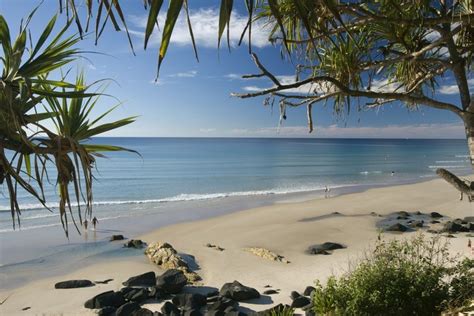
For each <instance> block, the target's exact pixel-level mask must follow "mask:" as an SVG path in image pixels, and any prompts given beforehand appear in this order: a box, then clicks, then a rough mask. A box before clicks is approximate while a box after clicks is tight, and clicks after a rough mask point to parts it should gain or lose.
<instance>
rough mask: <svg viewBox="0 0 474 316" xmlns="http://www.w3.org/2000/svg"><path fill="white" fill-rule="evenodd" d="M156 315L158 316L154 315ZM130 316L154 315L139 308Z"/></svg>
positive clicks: (147, 310)
mask: <svg viewBox="0 0 474 316" xmlns="http://www.w3.org/2000/svg"><path fill="white" fill-rule="evenodd" d="M156 315H158V314H156ZM132 316H155V313H153V312H152V311H151V310H149V309H146V308H143V307H142V308H140V309H137V310H136V311H134V312H133V313H132Z"/></svg>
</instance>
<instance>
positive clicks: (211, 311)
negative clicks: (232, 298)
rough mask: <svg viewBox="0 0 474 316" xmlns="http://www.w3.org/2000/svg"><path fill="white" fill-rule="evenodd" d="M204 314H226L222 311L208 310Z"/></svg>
mask: <svg viewBox="0 0 474 316" xmlns="http://www.w3.org/2000/svg"><path fill="white" fill-rule="evenodd" d="M206 316H226V315H225V312H224V311H220V310H210V311H207V312H206Z"/></svg>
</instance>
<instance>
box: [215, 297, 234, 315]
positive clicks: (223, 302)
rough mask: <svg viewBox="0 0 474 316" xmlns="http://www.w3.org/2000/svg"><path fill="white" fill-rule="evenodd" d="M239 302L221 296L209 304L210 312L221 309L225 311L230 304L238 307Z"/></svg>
mask: <svg viewBox="0 0 474 316" xmlns="http://www.w3.org/2000/svg"><path fill="white" fill-rule="evenodd" d="M238 305H239V304H238V303H237V302H236V301H234V300H232V299H230V298H227V297H221V296H220V297H219V298H218V299H217V300H216V301H215V302H214V303H212V304H210V305H208V306H207V311H208V313H209V312H211V311H221V312H223V311H224V310H225V309H226V308H228V307H229V306H232V307H237V306H238Z"/></svg>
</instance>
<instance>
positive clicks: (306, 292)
mask: <svg viewBox="0 0 474 316" xmlns="http://www.w3.org/2000/svg"><path fill="white" fill-rule="evenodd" d="M314 290H316V289H315V288H314V287H312V286H307V287H306V289H304V292H303V295H304V296H311V294H312V293H313V291H314Z"/></svg>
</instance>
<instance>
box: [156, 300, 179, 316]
mask: <svg viewBox="0 0 474 316" xmlns="http://www.w3.org/2000/svg"><path fill="white" fill-rule="evenodd" d="M161 313H162V314H163V315H166V316H168V315H169V316H180V315H181V312H180V310H179V309H178V308H177V307H176V306H174V305H173V303H170V302H166V303H165V304H163V306H162V307H161Z"/></svg>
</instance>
